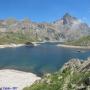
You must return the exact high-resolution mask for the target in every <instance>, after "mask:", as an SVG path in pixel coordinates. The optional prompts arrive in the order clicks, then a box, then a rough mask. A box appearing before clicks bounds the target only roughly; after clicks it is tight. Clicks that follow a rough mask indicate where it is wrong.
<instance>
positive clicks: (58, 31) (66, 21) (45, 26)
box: [0, 13, 90, 42]
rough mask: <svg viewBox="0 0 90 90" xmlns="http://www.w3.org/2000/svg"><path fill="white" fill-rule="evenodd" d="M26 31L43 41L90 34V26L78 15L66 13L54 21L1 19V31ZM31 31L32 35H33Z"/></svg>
mask: <svg viewBox="0 0 90 90" xmlns="http://www.w3.org/2000/svg"><path fill="white" fill-rule="evenodd" d="M10 30H11V31H13V32H17V31H19V30H22V31H24V32H27V31H31V32H33V35H36V36H37V37H38V39H40V40H41V41H44V40H46V41H62V42H64V41H66V40H76V39H79V38H80V37H83V36H87V35H90V27H89V26H88V25H87V24H86V23H83V22H80V21H79V20H78V19H77V18H76V17H73V16H71V15H70V14H68V13H66V14H65V15H64V16H63V17H62V18H61V19H58V20H56V21H54V22H53V23H36V22H32V21H30V20H28V19H24V20H23V21H17V20H15V19H8V20H0V31H1V32H8V31H10ZM33 35H32V33H31V36H33Z"/></svg>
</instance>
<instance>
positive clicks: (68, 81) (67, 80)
mask: <svg viewBox="0 0 90 90" xmlns="http://www.w3.org/2000/svg"><path fill="white" fill-rule="evenodd" d="M87 77H90V72H79V73H78V72H74V71H73V73H72V70H71V69H66V70H64V71H63V72H60V71H59V72H57V73H54V74H52V75H50V76H44V77H43V78H42V80H41V81H39V82H36V83H35V84H33V85H32V86H31V87H26V88H24V89H23V90H76V89H75V88H76V86H77V85H79V84H82V83H83V80H84V79H85V78H87ZM65 85H66V86H65ZM73 85H76V86H73ZM65 88H66V89H65Z"/></svg>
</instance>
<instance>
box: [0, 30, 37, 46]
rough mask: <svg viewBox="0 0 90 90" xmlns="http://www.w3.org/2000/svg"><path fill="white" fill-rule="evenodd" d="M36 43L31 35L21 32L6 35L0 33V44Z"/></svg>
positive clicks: (35, 39)
mask: <svg viewBox="0 0 90 90" xmlns="http://www.w3.org/2000/svg"><path fill="white" fill-rule="evenodd" d="M32 41H38V38H36V37H35V36H34V35H33V36H32V34H31V33H23V32H20V31H19V32H16V33H13V32H7V33H0V44H10V43H15V44H21V43H26V42H32Z"/></svg>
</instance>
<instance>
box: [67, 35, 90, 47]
mask: <svg viewBox="0 0 90 90" xmlns="http://www.w3.org/2000/svg"><path fill="white" fill-rule="evenodd" d="M65 44H68V45H74V46H90V36H86V37H82V38H80V39H79V40H76V41H68V42H65Z"/></svg>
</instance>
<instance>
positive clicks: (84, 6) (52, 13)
mask: <svg viewBox="0 0 90 90" xmlns="http://www.w3.org/2000/svg"><path fill="white" fill-rule="evenodd" d="M66 12H68V13H70V14H71V15H73V16H76V17H78V18H79V19H80V20H82V21H84V22H87V23H88V24H90V0H0V19H6V18H10V17H12V18H16V19H23V18H30V19H31V20H33V21H36V22H52V21H54V20H56V19H58V18H60V17H62V16H63V15H64V14H65V13H66Z"/></svg>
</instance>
